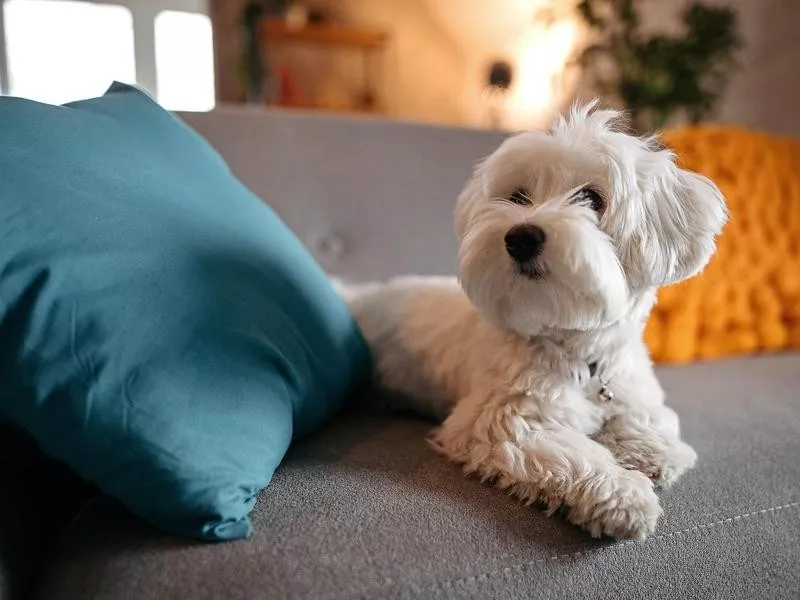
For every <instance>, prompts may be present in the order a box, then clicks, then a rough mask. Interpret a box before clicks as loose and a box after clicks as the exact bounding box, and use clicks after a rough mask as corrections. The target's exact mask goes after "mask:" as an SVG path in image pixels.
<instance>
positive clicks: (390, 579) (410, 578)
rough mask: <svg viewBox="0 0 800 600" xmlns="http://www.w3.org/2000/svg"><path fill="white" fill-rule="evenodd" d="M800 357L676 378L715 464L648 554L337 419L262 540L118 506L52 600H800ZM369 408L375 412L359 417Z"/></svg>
mask: <svg viewBox="0 0 800 600" xmlns="http://www.w3.org/2000/svg"><path fill="white" fill-rule="evenodd" d="M799 373H800V354H791V355H784V356H768V357H759V358H748V359H745V360H742V359H734V360H726V361H719V362H715V363H711V364H699V365H694V366H689V367H669V368H663V369H661V370H660V372H659V375H660V377H661V379H662V381H663V383H664V385H665V387H666V389H667V392H668V395H669V398H670V404H671V405H672V406H674V407H675V408H676V410H677V411H678V412H679V414H680V417H681V424H682V429H683V433H684V436H685V438H686V439H687V441H688V442H689V443H691V444H692V445H693V446H694V447H695V448H696V449H697V451H698V453H699V456H700V458H699V462H698V465H697V467H696V468H695V469H693V470H692V471H690V472H689V473H688V474H687V475H686V476H685V477H684V478H682V479H681V480H679V481H678V482H677V483H676V484H675V486H673V487H672V488H670V489H668V490H665V491H662V492H660V493H659V495H660V497H661V499H662V505H663V507H664V511H665V513H664V516H663V517H662V518H661V520H660V522H659V525H658V529H657V531H656V533H655V535H654V536H653V537H651V538H650V539H648V540H646V541H644V542H626V543H620V542H616V541H614V540H608V539H606V540H592V539H591V538H589V537H588V536H587V535H586V534H585V533H584V532H582V531H581V530H579V529H578V528H576V527H573V526H571V525H569V524H568V523H567V522H566V521H565V520H563V519H560V518H557V517H552V518H547V517H546V516H545V514H544V511H543V510H542V509H541V508H537V507H524V506H522V505H520V503H518V502H517V501H515V500H514V499H512V498H509V497H508V496H507V495H506V494H504V493H503V492H501V491H499V490H497V489H495V488H492V487H489V486H486V485H482V484H481V483H480V482H479V481H478V480H476V479H468V478H465V477H464V476H463V474H462V473H461V472H460V469H459V468H458V467H457V466H455V465H452V464H449V463H447V462H446V461H445V460H444V459H443V458H442V457H441V456H439V455H438V454H436V453H434V452H433V451H432V450H431V449H430V448H429V447H428V446H427V444H426V443H425V439H424V438H425V434H426V432H427V431H428V430H429V427H430V425H429V424H428V423H425V422H423V421H419V420H414V419H404V418H399V417H396V416H395V417H390V416H386V415H382V414H380V410H379V409H378V408H377V406H378V405H379V404H380V403H379V402H378V401H377V399H376V398H374V397H372V396H369V397H366V398H365V400H367V401H369V402H371V403H372V405H374V406H376V409H375V414H373V415H364V414H358V415H347V416H342V417H339V418H337V420H335V421H334V422H332V423H331V424H329V425H328V426H326V427H325V428H324V429H323V431H322V432H321V433H320V434H319V435H317V436H314V438H313V439H310V440H308V441H306V442H304V443H302V444H298V445H297V446H295V447H294V448H293V449H291V450H290V452H289V455H288V456H287V459H286V461H285V462H284V463H283V464H282V465H281V467H280V468H279V469H278V471H277V472H276V474H275V478H274V480H273V482H272V485H271V486H270V487H269V488H267V489H266V490H265V491H264V492H263V493H262V495H261V499H260V502H259V505H258V508H257V509H256V510H255V511H254V516H253V521H254V528H255V533H254V535H253V537H252V538H251V539H250V540H248V541H247V542H242V543H235V544H226V545H223V546H218V545H214V546H210V545H203V544H194V543H190V542H187V541H183V540H176V539H173V538H169V537H167V536H164V535H161V534H159V533H158V532H156V531H154V530H152V529H150V528H148V527H146V526H144V525H143V524H141V523H140V522H137V521H135V520H133V519H132V518H130V517H128V516H127V515H126V513H125V512H124V511H121V510H120V509H119V508H117V507H115V506H114V505H112V504H109V503H107V502H99V503H97V504H95V505H94V506H93V507H92V508H90V509H89V510H87V511H85V512H84V514H83V516H82V517H81V518H80V519H79V520H78V521H77V522H76V523H75V524H74V525H73V527H72V528H71V529H70V531H69V532H68V533H67V535H66V536H65V537H64V539H63V543H62V544H61V545H60V547H59V549H58V551H57V553H56V560H54V561H53V563H52V570H51V571H50V572H49V573H48V574H47V576H46V577H43V581H45V584H44V587H43V588H42V590H41V594H40V597H41V598H46V599H48V600H79V599H80V600H101V599H102V600H111V599H119V598H155V597H157V598H160V599H176V600H177V599H183V598H193V599H194V600H205V599H209V600H210V599H216V598H226V599H227V600H245V599H247V600H252V599H258V598H263V599H269V600H284V599H306V598H314V599H316V600H343V599H360V600H373V599H390V598H401V599H419V600H429V599H453V600H455V599H459V600H461V599H475V600H485V599H486V598H498V599H508V600H512V599H513V600H527V599H529V598H550V599H561V598H564V599H587V600H603V599H618V598H631V599H640V598H641V599H647V600H660V599H664V600H674V599H676V598H681V599H685V600H715V599H718V600H753V599H756V598H770V599H773V600H783V599H786V600H790V599H792V600H794V599H796V598H797V597H798V596H799V595H800V571H798V569H797V565H798V564H800V540H798V536H797V532H798V531H800V463H798V461H797V457H798V456H800V438H798V436H797V432H798V431H800V402H798V396H797V389H798V383H800V375H799ZM362 410H363V409H362V408H359V412H361V411H362Z"/></svg>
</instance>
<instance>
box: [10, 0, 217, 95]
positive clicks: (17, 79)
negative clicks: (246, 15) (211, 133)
mask: <svg viewBox="0 0 800 600" xmlns="http://www.w3.org/2000/svg"><path fill="white" fill-rule="evenodd" d="M113 80H118V81H123V82H126V83H136V84H138V85H140V86H142V87H143V88H145V89H147V90H148V91H150V93H152V94H153V95H154V96H155V97H156V98H157V99H158V101H159V102H160V103H161V104H162V105H164V107H165V108H168V109H170V110H209V109H211V108H213V107H214V57H213V41H212V31H211V20H210V19H209V17H208V0H148V1H146V2H144V1H142V0H0V93H5V94H13V95H15V96H22V97H26V98H31V99H34V100H39V101H42V102H48V103H51V104H61V103H63V102H67V101H71V100H78V99H81V98H87V97H92V96H97V95H99V94H102V93H103V92H104V91H105V90H106V89H107V88H108V86H109V84H110V83H111V81H113Z"/></svg>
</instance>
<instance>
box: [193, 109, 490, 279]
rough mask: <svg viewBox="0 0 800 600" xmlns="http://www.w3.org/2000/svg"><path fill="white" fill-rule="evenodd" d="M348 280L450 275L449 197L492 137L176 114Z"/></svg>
mask: <svg viewBox="0 0 800 600" xmlns="http://www.w3.org/2000/svg"><path fill="white" fill-rule="evenodd" d="M180 116H181V117H182V118H183V119H184V120H185V121H186V122H187V123H189V125H191V126H192V127H193V128H195V129H196V130H197V131H198V132H199V133H200V134H201V135H203V136H204V137H205V138H206V139H208V140H209V142H211V144H213V145H214V146H215V147H216V149H217V150H218V151H219V152H220V153H221V154H222V155H223V157H224V158H225V159H226V160H227V161H228V163H229V164H230V166H231V169H232V170H233V171H234V173H236V175H237V176H238V177H239V178H240V179H241V180H242V181H243V182H244V183H245V184H246V185H247V186H249V187H250V189H252V190H253V191H254V192H255V193H256V194H258V195H259V196H261V197H262V198H263V199H264V200H266V202H267V203H268V204H270V205H271V206H272V207H273V208H274V209H275V210H276V211H277V212H278V214H280V215H281V217H282V218H283V219H284V221H285V222H286V223H287V224H288V225H289V227H291V228H292V229H293V230H294V231H295V233H296V234H297V235H298V236H299V237H300V239H302V240H303V242H304V243H305V244H306V245H307V246H308V247H309V248H310V249H311V251H312V252H313V253H314V255H315V256H316V257H317V258H318V260H319V261H320V262H321V263H322V265H323V266H324V267H325V269H326V270H327V271H328V272H329V273H332V274H335V275H338V276H340V277H343V278H345V279H347V280H352V281H366V280H372V279H384V278H387V277H391V276H394V275H400V274H420V275H448V274H455V272H456V257H457V251H458V248H457V244H456V238H455V234H454V232H453V216H452V215H453V208H454V205H455V200H456V197H457V195H458V193H459V191H460V190H461V187H462V186H463V184H464V182H465V181H466V178H467V177H468V175H469V173H470V171H471V169H472V168H473V166H474V165H475V163H476V162H477V161H479V160H480V159H481V158H483V157H484V156H486V155H487V154H489V153H490V152H491V151H492V150H493V149H494V148H495V147H496V146H497V145H498V144H499V143H500V142H501V141H502V139H503V135H501V134H500V133H494V132H485V131H472V130H464V129H456V128H442V127H430V126H424V125H416V124H410V123H400V122H395V121H390V120H385V119H373V118H357V117H356V118H349V117H341V116H322V115H318V114H304V113H292V112H283V111H268V110H263V109H254V108H219V109H217V110H215V111H212V112H210V113H184V114H181V115H180Z"/></svg>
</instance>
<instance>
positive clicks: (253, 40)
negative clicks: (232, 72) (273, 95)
mask: <svg viewBox="0 0 800 600" xmlns="http://www.w3.org/2000/svg"><path fill="white" fill-rule="evenodd" d="M288 5H289V2H288V0H253V1H252V2H248V3H247V4H246V5H245V7H244V10H243V11H242V28H241V39H242V61H241V71H240V73H241V78H242V84H243V88H244V90H245V97H246V100H247V101H248V102H255V103H263V102H264V99H265V96H266V95H267V88H268V85H267V80H268V77H269V74H268V73H267V72H266V61H265V60H264V57H263V56H262V50H261V45H260V43H259V35H260V32H259V24H260V23H261V19H262V18H263V17H274V16H282V15H284V14H285V13H286V9H287V8H288Z"/></svg>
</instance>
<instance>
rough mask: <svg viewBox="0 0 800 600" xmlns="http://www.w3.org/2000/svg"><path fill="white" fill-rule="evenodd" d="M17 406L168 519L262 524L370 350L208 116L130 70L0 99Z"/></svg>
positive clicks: (38, 432)
mask: <svg viewBox="0 0 800 600" xmlns="http://www.w3.org/2000/svg"><path fill="white" fill-rule="evenodd" d="M0 131H2V136H0V173H2V176H1V177H0V239H1V240H2V244H0V418H5V419H7V420H9V421H11V422H13V423H15V424H17V425H19V426H21V427H22V428H24V429H26V430H27V431H29V432H30V433H31V434H32V435H33V437H34V438H35V439H36V440H37V441H38V442H39V444H40V445H41V447H42V448H43V450H44V451H45V452H46V453H47V454H48V455H50V456H53V457H56V458H58V459H60V460H63V461H65V462H66V463H68V464H69V465H70V466H71V467H72V468H74V469H75V471H77V472H78V473H79V474H80V475H81V476H82V477H84V478H85V479H87V480H89V481H91V482H94V483H96V484H97V485H98V486H99V487H100V488H102V489H103V490H104V491H105V492H107V493H108V494H110V495H112V496H114V497H116V498H118V499H120V500H121V501H122V502H124V503H125V504H126V505H127V506H128V507H129V508H131V509H132V510H133V511H135V512H136V513H138V514H139V515H141V516H143V517H145V518H147V519H149V520H150V521H152V522H153V523H155V524H157V525H158V526H160V527H162V528H164V529H167V530H169V531H171V532H175V533H180V534H185V535H190V536H195V537H199V538H203V539H210V540H223V539H236V538H241V537H244V536H246V535H248V534H249V532H250V523H249V520H248V517H247V515H248V513H249V511H250V509H251V508H252V506H253V504H254V502H255V496H256V494H257V492H258V491H259V490H260V489H262V488H263V487H264V486H265V485H266V484H267V483H268V482H269V480H270V477H271V475H272V472H273V470H274V469H275V467H276V466H277V465H278V463H279V461H280V460H281V458H282V457H283V455H284V453H285V451H286V449H287V447H288V445H289V442H290V440H291V439H292V438H299V437H302V436H304V435H305V434H307V433H309V432H310V431H313V430H314V429H315V428H316V427H318V426H319V425H320V424H321V423H323V422H324V421H325V420H326V419H327V418H328V417H329V416H330V415H331V414H332V413H333V412H334V411H335V410H336V409H337V408H338V407H339V406H340V404H341V401H342V400H343V398H344V396H345V395H346V394H347V393H348V391H349V390H351V389H352V388H353V386H354V385H356V384H357V382H358V381H359V380H360V377H361V375H362V374H363V373H364V372H365V371H366V369H367V367H368V362H369V359H368V354H367V349H366V347H365V344H364V342H363V340H362V338H361V336H360V334H359V332H358V330H357V328H356V326H355V323H354V322H353V319H352V317H351V315H350V313H349V311H348V310H347V308H346V306H345V305H344V304H343V303H342V302H341V301H340V299H339V298H338V296H337V295H336V293H335V292H334V290H333V288H332V287H331V285H330V283H329V281H328V280H327V278H326V276H325V274H324V272H323V271H322V269H321V268H320V267H319V266H318V265H317V263H316V262H315V261H314V259H313V258H312V257H311V256H310V255H309V254H308V252H307V251H306V250H305V248H304V247H303V246H302V244H301V243H300V242H299V241H298V240H297V239H296V238H295V236H294V235H293V234H292V233H291V232H290V231H289V230H288V228H287V227H286V226H285V225H284V224H283V223H282V221H281V220H280V219H279V218H278V217H277V215H276V214H275V213H274V212H273V211H272V210H271V209H270V208H269V207H267V206H266V205H265V204H264V203H263V202H261V201H260V200H259V199H258V198H257V197H256V196H254V195H253V194H252V193H251V192H250V191H249V190H248V189H246V188H245V187H244V186H243V185H242V184H241V183H239V182H238V181H237V179H235V178H234V177H233V175H232V174H231V173H230V171H229V169H228V167H227V166H226V164H225V162H224V161H223V160H222V158H221V157H220V156H219V155H218V154H217V153H216V152H215V151H214V150H213V149H212V148H211V147H210V146H209V145H208V144H207V143H205V142H204V141H203V140H202V138H200V137H199V136H198V135H197V134H196V133H195V132H193V131H192V130H191V129H189V128H188V127H186V126H185V125H184V124H183V123H181V122H180V121H178V120H177V119H175V118H174V117H173V116H172V115H170V114H169V113H167V112H166V111H164V110H162V109H161V108H160V107H159V106H158V105H157V104H156V103H155V102H154V101H153V100H151V99H150V98H149V97H148V96H146V95H145V94H144V93H142V92H140V91H139V90H137V89H135V88H132V87H129V86H124V85H121V84H115V85H114V86H112V88H111V89H110V90H109V92H108V93H107V94H106V95H105V96H104V97H101V98H98V99H93V100H87V101H82V102H77V103H74V104H70V105H67V106H63V107H56V106H49V105H44V104H39V103H35V102H31V101H27V100H22V99H16V98H0Z"/></svg>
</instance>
